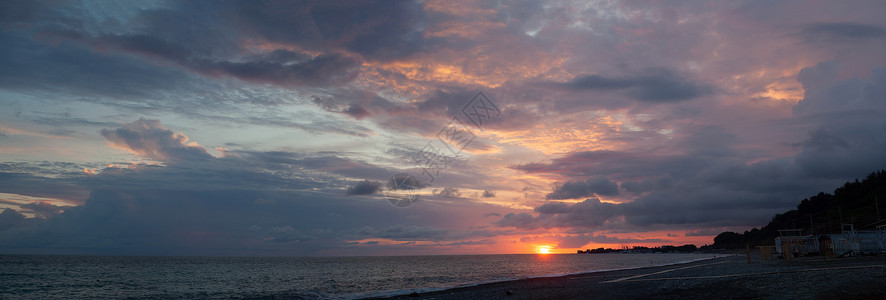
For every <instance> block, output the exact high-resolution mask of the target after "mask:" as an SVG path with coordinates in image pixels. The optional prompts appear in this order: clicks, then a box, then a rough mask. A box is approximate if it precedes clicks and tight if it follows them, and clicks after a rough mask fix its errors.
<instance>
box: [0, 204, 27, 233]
mask: <svg viewBox="0 0 886 300" xmlns="http://www.w3.org/2000/svg"><path fill="white" fill-rule="evenodd" d="M24 221H25V215H22V214H21V213H19V212H17V211H15V210H14V209H11V208H6V209H4V210H3V212H0V232H2V231H4V230H7V229H9V228H12V227H15V226H17V225H19V224H21V223H22V222H24Z"/></svg>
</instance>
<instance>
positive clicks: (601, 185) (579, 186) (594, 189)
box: [545, 177, 618, 200]
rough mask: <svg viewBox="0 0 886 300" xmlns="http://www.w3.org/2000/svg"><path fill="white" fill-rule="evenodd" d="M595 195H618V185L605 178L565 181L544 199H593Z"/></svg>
mask: <svg viewBox="0 0 886 300" xmlns="http://www.w3.org/2000/svg"><path fill="white" fill-rule="evenodd" d="M595 195H602V196H615V195H618V184H617V183H615V182H612V181H611V180H609V179H608V178H606V177H594V178H588V179H587V180H585V181H567V182H564V183H562V184H559V185H557V186H556V188H554V191H553V192H552V193H550V194H547V196H545V198H547V199H548V200H551V199H555V200H562V199H575V198H583V197H593V196H595Z"/></svg>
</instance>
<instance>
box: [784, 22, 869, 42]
mask: <svg viewBox="0 0 886 300" xmlns="http://www.w3.org/2000/svg"><path fill="white" fill-rule="evenodd" d="M801 34H802V36H803V37H804V38H805V40H806V41H808V42H822V41H845V40H847V39H857V40H863V39H881V38H886V28H884V27H881V26H876V25H870V24H861V23H852V22H835V23H815V24H809V25H806V26H804V27H803V29H802V32H801Z"/></svg>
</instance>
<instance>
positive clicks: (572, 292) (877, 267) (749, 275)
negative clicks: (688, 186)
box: [389, 255, 886, 299]
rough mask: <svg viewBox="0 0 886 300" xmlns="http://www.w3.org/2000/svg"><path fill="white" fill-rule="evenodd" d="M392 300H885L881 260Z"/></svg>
mask: <svg viewBox="0 0 886 300" xmlns="http://www.w3.org/2000/svg"><path fill="white" fill-rule="evenodd" d="M389 299H886V255H879V256H861V257H846V258H833V259H824V258H822V257H801V258H795V259H793V260H792V261H786V260H784V259H771V260H762V259H760V257H759V255H752V257H751V260H750V263H748V259H747V257H746V256H745V255H736V256H728V257H721V258H714V259H710V260H703V261H697V262H692V263H686V264H679V265H671V266H662V267H649V268H640V269H632V270H619V271H607V272H595V273H586V274H577V275H569V276H561V277H548V278H530V279H522V280H514V281H505V282H496V283H488V284H482V285H477V286H470V287H461V288H454V289H448V290H443V291H436V292H428V293H413V294H409V295H400V296H396V297H391V298H389Z"/></svg>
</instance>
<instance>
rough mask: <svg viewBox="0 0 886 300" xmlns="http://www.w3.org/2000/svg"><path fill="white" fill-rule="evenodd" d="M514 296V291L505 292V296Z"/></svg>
mask: <svg viewBox="0 0 886 300" xmlns="http://www.w3.org/2000/svg"><path fill="white" fill-rule="evenodd" d="M513 294H514V291H512V290H508V291H507V292H505V295H508V296H510V295H513Z"/></svg>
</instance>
